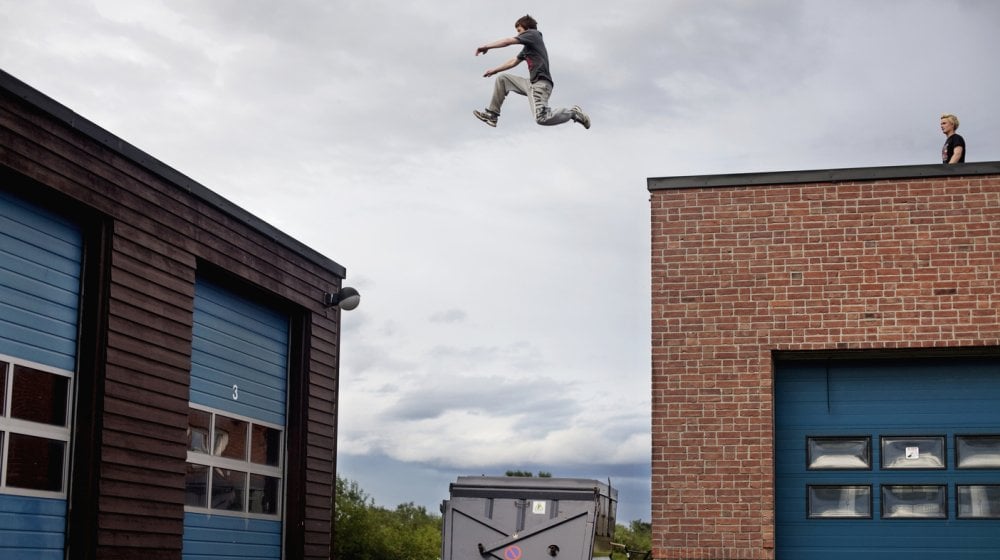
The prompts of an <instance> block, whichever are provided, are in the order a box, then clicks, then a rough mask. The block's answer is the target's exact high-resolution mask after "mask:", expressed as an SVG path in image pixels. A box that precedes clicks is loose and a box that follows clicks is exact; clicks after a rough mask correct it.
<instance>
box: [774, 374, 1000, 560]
mask: <svg viewBox="0 0 1000 560" xmlns="http://www.w3.org/2000/svg"><path fill="white" fill-rule="evenodd" d="M997 433H1000V361H998V360H989V359H976V360H971V359H956V360H923V361H913V362H893V363H888V362H884V361H873V362H868V363H854V362H852V363H833V364H817V363H797V364H788V363H779V364H778V367H777V368H776V374H775V472H776V488H775V510H776V511H775V519H776V540H777V543H776V545H777V546H776V555H777V558H778V559H779V560H780V559H799V558H810V559H813V558H838V559H839V558H846V557H851V558H852V560H869V559H872V560H874V559H876V558H879V559H881V558H896V557H898V558H908V559H910V558H928V559H930V558H934V559H935V560H940V559H943V558H946V559H948V560H965V559H978V558H1000V520H995V519H990V520H979V519H959V518H958V517H957V511H956V509H957V508H956V491H957V490H956V488H957V486H958V485H965V484H1000V469H993V470H991V469H985V470H970V469H957V468H956V466H955V455H954V448H955V437H956V436H957V435H972V434H997ZM839 436H851V437H855V438H857V437H867V438H870V442H871V449H870V462H871V468H870V469H866V468H857V469H852V470H839V469H838V470H834V469H830V470H810V469H808V468H807V459H806V454H807V453H806V448H807V438H809V437H839ZM917 436H922V437H927V438H936V437H941V438H943V442H944V445H943V453H935V451H936V449H935V446H936V445H937V444H939V443H940V442H939V441H937V440H933V439H932V440H927V441H921V440H919V439H917V440H915V442H906V441H902V442H898V445H896V446H895V447H894V448H893V456H894V457H897V458H899V459H898V462H897V463H896V464H897V465H899V466H902V467H906V466H908V465H907V463H908V462H910V461H912V462H913V464H918V465H925V464H934V461H927V454H928V453H931V454H933V456H934V457H938V455H940V457H938V459H939V460H943V468H933V469H928V468H919V469H911V468H888V466H883V464H882V461H883V457H882V449H881V442H882V438H883V437H902V438H904V439H905V438H907V437H910V438H916V437H917ZM908 444H911V445H908ZM918 444H919V445H918ZM927 444H935V445H927ZM903 446H905V447H906V451H905V454H906V455H905V457H904V453H903V451H902V450H901V447H903ZM911 452H912V456H911V455H910V453H911ZM921 454H923V457H921ZM810 485H814V486H817V487H820V486H853V485H862V486H870V489H871V490H870V492H871V518H870V519H840V518H808V516H807V494H808V487H809V486H810ZM888 486H902V487H903V488H900V489H899V491H898V492H897V493H896V494H895V495H890V498H892V499H893V502H891V503H892V504H893V505H894V510H895V511H896V512H897V513H907V514H911V515H928V514H930V513H932V512H934V511H936V510H935V508H936V507H937V506H938V505H939V502H938V501H935V500H934V499H933V498H934V497H935V496H936V495H937V494H936V492H937V488H938V487H941V486H943V488H944V492H945V493H946V499H945V503H944V508H945V515H946V517H945V518H943V519H929V518H920V517H916V518H892V517H890V516H887V515H883V512H882V506H883V504H882V491H883V487H888ZM917 486H930V487H932V488H931V490H935V491H934V492H922V491H919V490H924V489H923V488H906V487H917ZM844 492H845V493H842V494H840V495H841V496H843V495H850V494H849V493H850V492H852V491H851V490H844ZM817 495H818V496H822V495H823V494H822V493H817ZM922 498H926V500H924V501H921V499H922ZM850 503H851V504H852V505H853V504H854V502H850ZM846 511H852V510H850V509H848V510H846ZM832 512H833V513H834V514H835V515H840V514H841V513H842V510H841V509H838V508H837V507H836V505H835V506H834V509H833V510H832ZM823 513H824V514H825V513H826V512H823Z"/></svg>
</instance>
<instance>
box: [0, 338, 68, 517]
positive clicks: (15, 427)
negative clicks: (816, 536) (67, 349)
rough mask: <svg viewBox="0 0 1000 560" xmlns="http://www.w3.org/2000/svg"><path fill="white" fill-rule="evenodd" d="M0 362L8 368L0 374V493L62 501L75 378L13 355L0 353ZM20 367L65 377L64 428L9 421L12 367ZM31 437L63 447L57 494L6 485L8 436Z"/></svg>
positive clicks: (15, 420)
mask: <svg viewBox="0 0 1000 560" xmlns="http://www.w3.org/2000/svg"><path fill="white" fill-rule="evenodd" d="M0 362H6V363H7V364H8V365H7V367H6V368H4V369H3V370H2V371H0V376H3V382H4V384H5V386H6V388H7V389H6V391H5V393H4V403H3V414H0V432H3V446H2V448H0V467H2V469H3V472H2V473H0V494H5V495H13V496H27V497H33V498H53V499H61V500H65V499H66V496H67V495H68V491H69V463H70V453H71V452H72V446H71V445H70V443H71V439H72V438H71V436H72V433H73V418H74V414H73V394H74V383H73V382H74V381H75V376H74V375H73V372H72V371H67V370H64V369H59V368H54V367H52V366H47V365H45V364H39V363H37V362H31V361H28V360H22V359H20V358H15V357H14V356H8V355H6V354H0ZM15 366H22V367H25V368H30V369H34V370H38V371H43V372H45V373H50V374H52V375H58V376H60V377H65V378H66V379H68V380H69V382H68V384H67V386H66V425H65V426H53V425H51V424H40V423H37V422H29V421H27V420H19V419H17V418H11V416H10V412H11V404H12V403H13V399H14V385H13V383H14V367H15ZM12 433H14V434H18V435H26V436H34V437H40V438H45V439H51V440H55V441H61V442H63V443H64V444H65V448H64V449H63V465H62V481H61V483H60V486H61V487H62V490H61V491H59V492H51V491H48V490H32V489H29V488H18V487H11V486H7V473H8V471H9V469H8V466H7V458H8V453H9V449H10V434H12Z"/></svg>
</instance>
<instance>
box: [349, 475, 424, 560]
mask: <svg viewBox="0 0 1000 560" xmlns="http://www.w3.org/2000/svg"><path fill="white" fill-rule="evenodd" d="M336 490H337V495H336V499H335V506H336V511H335V514H334V520H333V524H334V527H333V532H334V536H333V558H334V560H437V558H438V556H439V555H440V553H441V517H440V516H438V515H433V514H430V513H428V512H427V509H426V508H424V507H423V506H416V505H414V504H413V502H410V503H406V504H400V505H399V506H397V507H396V509H394V510H390V509H386V508H384V507H379V506H377V505H375V501H374V500H373V499H372V498H371V496H369V495H368V494H367V493H365V491H364V490H363V489H362V488H361V486H360V485H359V484H358V483H357V482H354V481H348V480H345V479H343V478H341V477H339V476H338V477H337V485H336Z"/></svg>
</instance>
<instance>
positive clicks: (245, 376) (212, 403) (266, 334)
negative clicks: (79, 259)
mask: <svg viewBox="0 0 1000 560" xmlns="http://www.w3.org/2000/svg"><path fill="white" fill-rule="evenodd" d="M288 337H289V319H288V316H287V315H284V314H282V313H279V312H277V311H275V310H273V309H270V308H268V307H266V306H264V305H261V304H259V303H258V302H255V301H253V300H250V299H247V298H245V297H242V296H240V295H238V294H236V293H234V292H231V291H229V290H227V289H225V288H224V287H222V286H220V285H217V284H215V283H212V282H210V281H207V280H205V279H199V280H198V282H197V284H196V286H195V304H194V333H193V342H192V355H191V403H190V407H191V408H190V412H189V421H188V433H189V440H188V468H187V484H186V493H185V516H184V549H183V555H184V558H185V560H208V559H217V558H227V559H232V558H254V559H265V558H274V559H279V558H281V540H282V522H281V519H282V507H283V506H282V501H283V500H282V497H283V489H284V451H283V450H284V441H285V433H286V430H285V407H286V404H285V403H286V387H287V383H288Z"/></svg>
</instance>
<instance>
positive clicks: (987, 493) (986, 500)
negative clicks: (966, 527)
mask: <svg viewBox="0 0 1000 560" xmlns="http://www.w3.org/2000/svg"><path fill="white" fill-rule="evenodd" d="M957 493H958V500H957V501H958V517H959V519H1000V485H984V484H978V485H959V486H958V487H957Z"/></svg>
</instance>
